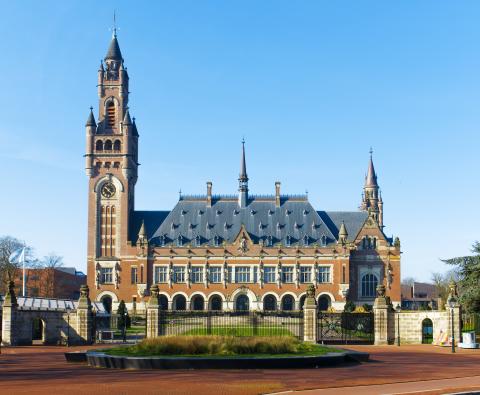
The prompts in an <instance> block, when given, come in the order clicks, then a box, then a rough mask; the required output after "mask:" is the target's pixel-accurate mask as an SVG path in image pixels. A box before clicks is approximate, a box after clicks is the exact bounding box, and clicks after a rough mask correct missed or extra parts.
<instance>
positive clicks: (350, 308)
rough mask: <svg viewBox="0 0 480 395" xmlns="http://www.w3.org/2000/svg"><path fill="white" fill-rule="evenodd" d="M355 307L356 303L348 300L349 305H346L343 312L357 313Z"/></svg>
mask: <svg viewBox="0 0 480 395" xmlns="http://www.w3.org/2000/svg"><path fill="white" fill-rule="evenodd" d="M355 307H356V306H355V303H353V302H352V301H351V300H348V301H347V303H345V307H344V308H343V310H344V311H345V312H346V313H351V312H352V311H355Z"/></svg>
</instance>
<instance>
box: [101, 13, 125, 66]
mask: <svg viewBox="0 0 480 395" xmlns="http://www.w3.org/2000/svg"><path fill="white" fill-rule="evenodd" d="M117 30H118V28H117V20H116V14H115V11H114V12H113V27H112V41H110V46H109V47H108V52H107V55H106V56H105V60H118V61H121V62H123V58H122V52H121V51H120V46H119V45H118V40H117Z"/></svg>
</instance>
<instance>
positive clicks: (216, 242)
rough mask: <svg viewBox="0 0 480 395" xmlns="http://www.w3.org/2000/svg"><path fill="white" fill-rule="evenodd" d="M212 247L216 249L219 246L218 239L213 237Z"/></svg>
mask: <svg viewBox="0 0 480 395" xmlns="http://www.w3.org/2000/svg"><path fill="white" fill-rule="evenodd" d="M213 245H214V246H215V247H218V246H219V245H220V237H218V236H215V237H214V238H213Z"/></svg>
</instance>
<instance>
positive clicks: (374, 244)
mask: <svg viewBox="0 0 480 395" xmlns="http://www.w3.org/2000/svg"><path fill="white" fill-rule="evenodd" d="M372 248H373V249H374V250H376V249H377V238H376V237H374V238H373V243H372Z"/></svg>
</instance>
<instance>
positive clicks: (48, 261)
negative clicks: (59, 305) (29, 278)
mask: <svg viewBox="0 0 480 395" xmlns="http://www.w3.org/2000/svg"><path fill="white" fill-rule="evenodd" d="M41 263H42V266H43V268H44V270H45V274H44V276H43V277H42V278H43V288H44V291H45V296H47V297H50V298H53V297H54V296H55V287H56V286H57V284H55V271H56V270H57V269H58V268H60V267H62V266H63V257H61V256H59V255H56V254H55V253H54V252H50V253H49V254H48V255H46V256H44V257H43V259H42V261H41Z"/></svg>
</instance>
